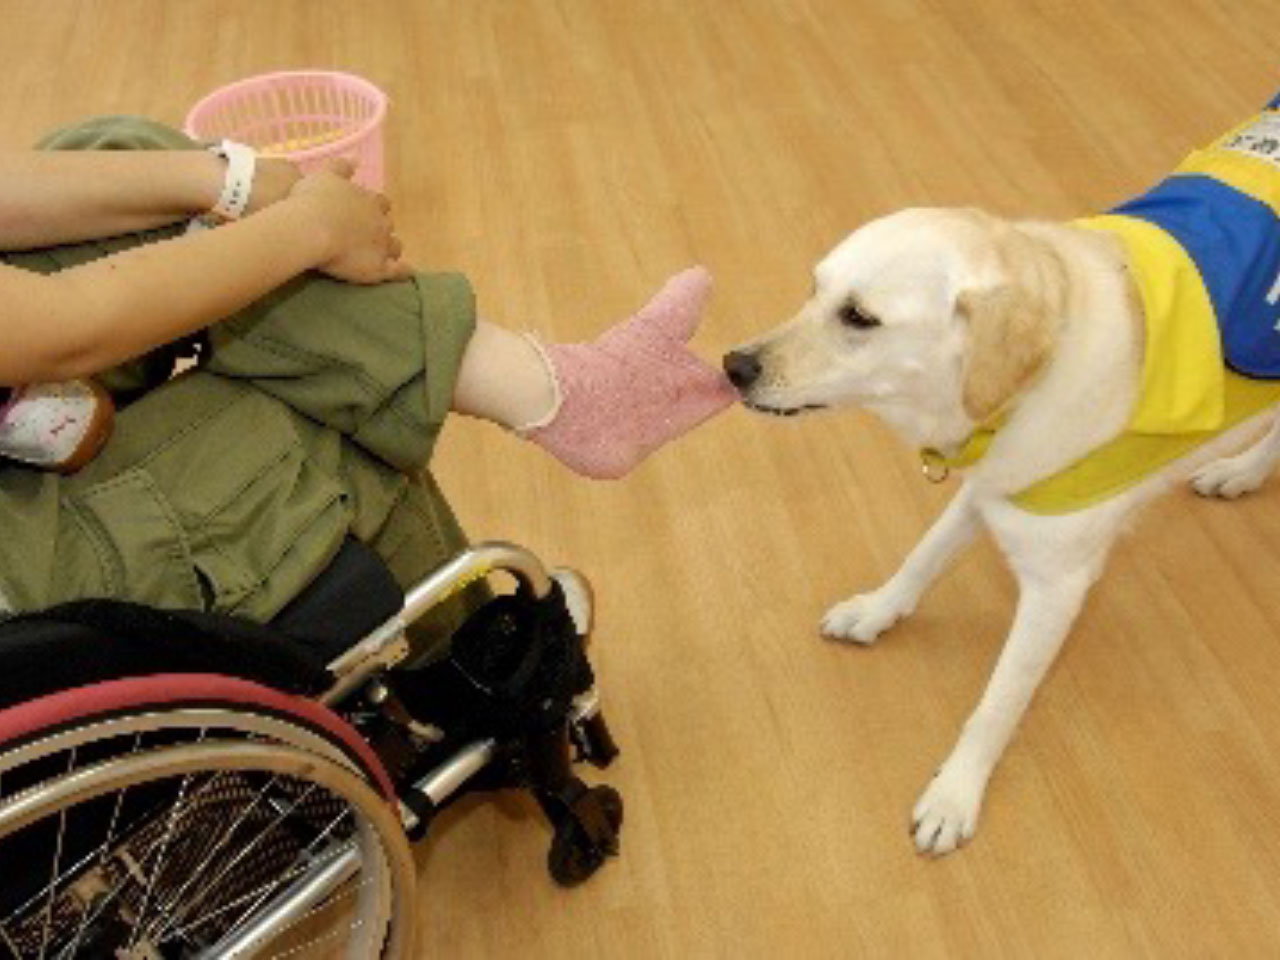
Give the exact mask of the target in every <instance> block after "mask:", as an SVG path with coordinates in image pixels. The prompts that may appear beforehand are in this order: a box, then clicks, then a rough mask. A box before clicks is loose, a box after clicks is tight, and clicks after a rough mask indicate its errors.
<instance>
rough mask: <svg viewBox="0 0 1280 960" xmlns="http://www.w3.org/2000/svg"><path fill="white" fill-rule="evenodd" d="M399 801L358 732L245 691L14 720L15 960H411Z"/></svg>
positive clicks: (22, 715)
mask: <svg viewBox="0 0 1280 960" xmlns="http://www.w3.org/2000/svg"><path fill="white" fill-rule="evenodd" d="M393 796H394V795H393V793H391V792H390V783H389V781H388V780H387V777H386V774H385V772H384V771H382V769H381V765H380V764H379V763H378V761H377V759H376V757H374V756H373V754H372V752H371V751H369V749H368V747H367V745H365V744H364V743H363V741H361V740H360V739H359V737H358V735H356V734H355V732H354V731H353V730H351V729H350V727H348V726H347V725H346V724H345V722H344V721H342V720H341V718H338V717H337V716H336V715H334V714H332V713H331V712H329V711H328V710H326V709H325V708H324V707H323V706H321V705H319V704H316V703H315V702H313V701H310V700H305V699H303V698H298V697H293V696H290V695H287V694H281V693H279V692H278V691H274V690H272V689H270V688H266V687H261V686H259V685H256V684H253V683H249V682H247V681H242V680H236V679H232V678H226V677H218V676H211V675H180V676H164V675H160V676H152V677H136V678H126V679H122V680H117V681H110V682H107V683H100V684H94V685H92V686H89V687H85V688H81V689H78V690H69V691H63V692H61V693H56V694H51V695H49V696H46V697H41V698H39V699H37V700H35V701H31V702H28V703H24V704H20V705H18V706H16V707H12V708H10V709H8V710H4V711H0V958H4V960H9V958H11V957H15V958H22V960H26V958H28V957H31V958H36V957H41V958H46V957H47V958H63V960H72V958H77V957H81V958H87V957H94V958H96V957H102V956H129V957H144V956H145V957H156V958H164V960H171V958H172V960H178V958H182V960H187V958H193V957H210V958H212V957H248V956H255V957H257V956H266V957H271V956H275V957H283V956H310V955H313V954H314V950H315V949H316V948H317V946H318V945H319V944H322V943H323V944H326V945H327V947H326V948H332V946H333V944H334V943H335V942H337V941H336V938H339V937H341V938H342V942H345V953H346V955H347V956H349V957H360V958H374V957H384V958H398V957H402V956H407V955H409V954H410V952H411V949H412V948H411V944H412V936H413V916H414V909H413V897H414V887H415V874H414V864H413V860H412V856H411V853H410V850H409V846H408V841H407V839H406V837H405V835H404V831H403V829H402V827H401V823H400V819H399V817H398V816H397V813H396V809H395V807H394V805H393V803H392V802H391V800H392V799H393ZM14 864H21V868H20V869H14V868H13V865H14ZM352 917H354V919H352ZM300 939H301V940H302V942H301V943H299V942H298V941H299V940H300ZM264 950H265V951H266V952H265V953H264V952H263V951H264ZM121 951H123V952H121Z"/></svg>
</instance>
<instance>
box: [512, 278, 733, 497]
mask: <svg viewBox="0 0 1280 960" xmlns="http://www.w3.org/2000/svg"><path fill="white" fill-rule="evenodd" d="M710 294H711V275H710V274H709V273H708V272H707V271H706V270H705V269H703V268H702V267H694V268H692V269H689V270H685V271H684V272H683V273H679V274H676V276H674V277H672V278H671V279H670V280H668V281H667V283H666V285H665V286H664V287H663V288H662V290H660V291H659V292H658V294H657V296H655V297H654V298H653V299H652V300H650V301H649V302H648V303H647V304H646V305H645V306H644V307H643V308H642V309H641V310H640V312H639V313H637V314H636V315H635V316H634V317H632V318H631V319H629V320H624V321H623V322H622V323H619V324H617V325H616V326H614V327H611V328H610V329H608V330H606V331H605V332H604V333H603V334H601V335H600V337H598V338H597V339H596V340H594V341H592V342H591V343H572V344H553V345H551V346H548V347H540V349H541V350H542V352H543V355H544V357H545V358H546V360H547V364H548V366H549V368H550V369H551V371H552V375H553V378H554V380H555V384H556V392H557V402H556V405H555V406H554V407H553V409H552V412H551V413H550V414H549V415H548V416H547V417H545V418H544V419H543V420H542V422H540V423H537V424H531V425H529V426H527V427H525V428H524V429H523V430H521V431H520V432H521V433H522V434H523V435H524V436H527V437H528V438H529V439H531V440H533V441H534V442H535V443H537V444H539V445H540V446H542V447H544V448H545V449H546V450H547V451H548V452H549V453H551V454H552V455H553V456H555V457H556V458H557V459H559V460H560V461H562V462H563V463H564V464H565V465H566V466H568V467H569V468H570V469H571V470H574V471H575V472H577V473H581V474H584V475H586V476H589V477H595V478H597V479H614V478H617V477H621V476H622V475H624V474H626V473H628V472H629V471H631V470H632V469H634V468H635V467H636V466H637V465H638V464H639V463H640V461H641V460H643V459H644V458H645V457H647V456H648V455H649V454H650V453H652V452H653V451H655V450H657V449H658V448H659V447H661V446H662V445H663V444H665V443H668V442H669V441H671V440H674V439H675V438H676V437H678V436H680V435H681V434H683V433H685V432H686V431H689V430H692V429H693V428H694V427H696V426H697V425H698V424H700V423H701V422H702V421H704V420H706V419H708V418H709V417H711V416H713V415H714V414H716V413H719V412H720V411H721V410H723V409H724V408H725V407H727V406H729V405H731V404H732V403H734V402H735V401H736V400H737V398H738V395H737V393H736V391H735V390H734V389H733V387H732V386H731V385H730V383H729V381H728V380H727V379H726V378H725V376H724V374H723V373H721V372H720V370H719V369H717V368H716V367H713V366H712V365H711V364H708V363H706V362H704V361H703V360H701V359H700V358H698V357H696V356H694V354H692V353H691V352H690V351H689V348H688V346H687V345H686V344H687V341H688V340H689V339H690V338H691V337H692V336H693V334H694V331H695V330H697V328H698V322H699V320H700V319H701V316H702V311H703V308H704V307H705V306H706V303H707V299H708V298H709V297H710Z"/></svg>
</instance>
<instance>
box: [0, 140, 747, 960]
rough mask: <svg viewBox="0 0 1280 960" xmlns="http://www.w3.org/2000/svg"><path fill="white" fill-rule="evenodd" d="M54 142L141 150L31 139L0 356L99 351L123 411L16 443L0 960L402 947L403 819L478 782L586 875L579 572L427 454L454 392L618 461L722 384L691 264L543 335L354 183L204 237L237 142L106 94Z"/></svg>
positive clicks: (715, 401) (573, 874) (616, 803)
mask: <svg viewBox="0 0 1280 960" xmlns="http://www.w3.org/2000/svg"><path fill="white" fill-rule="evenodd" d="M46 146H48V147H51V148H55V149H58V148H62V149H68V150H75V149H83V148H102V150H103V151H110V150H130V151H131V153H129V154H111V153H108V152H103V153H99V152H97V151H94V153H92V154H85V153H82V154H73V153H68V154H49V155H48V156H49V157H51V158H52V157H58V158H60V159H58V160H57V161H56V162H51V163H50V164H49V165H48V167H47V169H46V168H44V167H42V166H41V163H40V162H38V161H37V159H34V158H33V157H25V158H23V159H22V161H21V162H20V163H18V165H17V167H16V169H17V170H18V171H19V172H21V173H24V174H25V175H26V177H27V180H28V181H29V183H28V186H29V189H28V190H27V191H26V192H25V193H24V194H22V195H18V193H17V192H15V196H14V197H12V198H7V197H4V196H0V205H5V206H6V207H7V209H9V210H10V211H12V212H13V213H14V215H13V216H11V217H8V218H5V220H4V222H6V223H10V224H19V225H21V224H31V223H35V224H36V225H35V226H25V227H21V228H18V227H15V228H14V230H15V235H14V236H12V237H5V236H3V229H0V246H3V247H8V248H13V249H10V252H8V253H6V254H5V255H4V260H5V265H4V266H2V267H0V287H4V288H5V290H6V292H7V294H9V295H7V296H6V302H7V303H9V304H10V308H11V309H10V310H8V311H7V314H6V321H5V325H7V326H9V327H10V332H11V334H12V336H11V338H9V339H8V340H7V344H8V345H7V346H6V348H5V350H3V351H0V382H4V383H9V384H12V385H15V386H16V385H19V384H24V383H40V382H52V383H58V382H67V381H74V380H76V379H78V378H83V377H86V376H89V375H95V378H96V380H97V381H99V382H101V384H102V385H103V387H104V388H105V389H106V390H107V391H108V392H109V394H110V396H111V397H112V402H113V404H114V405H115V406H117V407H118V410H117V413H116V415H115V422H114V428H113V433H112V436H111V439H110V441H109V442H107V443H106V444H105V445H104V446H102V448H101V450H100V451H99V452H97V454H96V456H93V457H92V458H91V459H90V460H89V461H88V462H87V463H84V464H83V465H79V464H77V466H79V469H76V470H74V471H73V472H70V473H66V474H58V473H56V472H50V471H48V470H45V469H41V467H42V466H45V465H47V464H44V463H41V461H40V458H39V457H27V458H26V459H27V460H28V461H31V462H29V463H28V465H25V466H24V465H19V464H17V463H13V464H10V465H8V466H3V467H0V514H2V515H3V522H4V524H5V527H6V537H5V538H3V539H2V540H0V591H2V594H3V596H2V599H3V604H4V606H5V607H7V609H8V610H9V612H10V616H9V617H8V619H7V620H5V621H4V622H3V623H0V957H5V956H6V951H7V955H9V956H13V957H46V956H55V957H77V956H92V957H98V956H107V957H111V956H114V957H194V956H209V957H215V956H216V957H223V956H251V955H253V956H257V955H262V952H263V951H264V950H271V951H278V952H280V953H284V952H287V951H297V950H298V949H305V948H299V947H298V946H297V945H296V944H294V945H292V946H287V947H281V946H279V945H280V944H282V943H290V942H292V941H291V938H292V939H293V940H296V939H297V938H298V937H299V936H307V935H311V934H312V933H313V932H314V928H316V927H323V928H325V931H326V932H324V933H322V934H318V936H323V937H330V938H331V937H338V938H341V942H343V943H345V944H346V949H347V951H348V955H350V956H359V957H372V956H399V955H404V954H405V952H406V951H408V950H411V943H412V909H411V907H410V904H411V903H412V893H413V884H414V877H413V864H412V859H411V857H410V855H409V854H408V853H407V852H406V851H407V847H406V839H407V838H408V837H411V836H417V835H420V834H421V833H423V832H424V831H425V830H426V828H427V827H428V825H429V823H430V821H431V819H432V817H433V816H434V815H435V813H436V812H437V811H438V810H439V809H440V808H441V807H443V806H444V805H445V804H446V803H447V802H448V801H449V800H450V799H452V798H454V797H455V796H457V795H458V793H459V792H460V791H461V790H462V789H463V788H464V787H465V788H472V787H484V788H498V787H509V786H517V787H524V788H527V789H530V790H531V791H532V792H533V795H534V796H535V798H536V799H537V801H538V803H539V805H540V806H541V807H542V809H543V810H544V811H545V812H546V813H547V815H548V816H549V818H550V819H551V821H552V824H553V826H554V828H555V829H554V839H553V842H552V848H551V851H550V854H549V861H548V865H549V867H550V870H551V872H552V875H553V877H555V879H556V880H557V881H558V882H560V883H563V884H574V883H578V882H581V881H582V880H584V879H585V878H586V877H588V876H589V875H590V874H591V873H592V872H593V871H594V870H595V869H596V868H597V867H598V866H599V865H600V864H601V863H602V862H603V860H604V858H605V857H606V856H607V855H609V854H611V853H613V852H615V851H616V849H617V833H618V830H619V827H620V825H621V801H620V799H619V798H618V796H617V794H616V793H614V792H613V791H612V790H610V789H609V788H606V787H594V788H591V787H588V786H587V785H586V784H584V783H583V782H582V781H581V780H579V779H578V778H576V777H575V776H574V775H573V774H572V772H571V769H570V760H571V756H576V758H578V759H582V760H586V761H589V762H591V763H593V764H595V765H597V766H604V765H606V764H607V763H608V762H609V761H610V760H611V759H612V758H613V755H614V753H615V752H616V749H615V747H614V746H613V743H612V741H611V739H610V737H609V735H608V731H607V728H606V727H605V725H604V722H603V718H602V717H601V715H600V713H599V709H598V699H597V696H596V693H595V685H594V678H593V676H592V671H591V667H590V665H589V663H588V661H587V659H586V656H585V652H584V649H583V645H584V641H585V637H586V634H587V632H588V626H589V620H590V600H589V591H587V590H586V589H585V581H583V580H582V578H581V577H579V576H578V575H576V574H573V573H571V572H568V571H562V572H556V573H553V574H551V573H548V572H547V571H546V570H545V569H544V568H543V566H542V565H541V563H540V562H539V561H538V560H537V559H536V558H534V557H532V556H531V555H529V554H528V553H527V552H525V551H523V550H521V549H519V548H518V547H514V546H511V545H506V544H491V545H480V546H477V547H471V548H468V547H467V546H466V542H465V540H464V538H463V536H462V533H461V530H460V529H459V527H458V525H457V522H456V520H455V519H454V517H453V514H452V512H451V511H450V509H449V506H448V504H447V502H446V501H445V500H444V498H443V496H442V495H441V494H440V491H439V490H438V488H437V487H436V486H435V484H434V481H433V480H432V479H431V477H430V474H429V473H427V472H426V470H425V466H426V464H427V462H428V460H429V458H430V454H431V450H432V447H433V444H434V441H435V438H436V436H437V435H438V433H439V431H440V429H441V426H442V424H443V422H444V420H445V418H446V415H447V414H448V413H449V412H461V413H464V414H469V415H474V416H479V417H483V418H485V419H488V420H491V421H493V422H495V423H498V424H499V425H501V426H504V427H506V428H508V429H510V430H511V431H512V432H515V433H517V434H518V435H521V436H524V437H527V438H528V439H530V440H532V441H533V442H535V443H537V444H539V445H540V446H542V447H543V448H544V449H546V450H547V451H548V452H550V453H551V454H552V455H553V456H555V457H557V458H558V459H559V460H561V461H562V462H563V463H565V464H566V465H567V466H568V467H570V469H573V470H575V471H577V472H579V473H582V474H585V475H587V476H594V477H616V476H620V475H622V474H624V473H625V472H627V471H628V470H630V469H631V468H633V467H634V466H635V465H636V464H637V463H639V462H640V461H641V460H642V459H643V458H644V457H646V456H647V455H648V454H649V453H651V452H653V451H654V450H656V449H657V448H658V447H660V446H661V445H662V444H664V443H665V442H667V441H669V440H670V439H673V438H674V437H676V436H678V435H679V434H681V433H683V432H684V431H685V430H688V429H690V428H692V427H693V426H695V425H696V424H698V423H699V422H701V421H702V420H704V419H706V418H707V417H709V416H711V415H713V414H714V413H716V412H717V411H718V410H720V409H722V408H724V407H725V406H727V405H728V404H729V403H730V402H731V400H732V397H733V393H732V390H731V389H730V388H729V387H728V385H727V384H726V383H725V381H724V380H723V378H722V377H721V375H720V374H719V372H718V371H716V370H714V369H713V368H712V367H710V366H709V365H707V364H705V363H703V362H702V361H701V360H699V359H698V358H696V357H695V356H694V355H693V354H692V353H691V352H689V350H688V349H687V347H686V342H687V340H688V339H689V338H690V337H691V335H692V334H693V332H694V330H695V328H696V325H697V322H698V319H699V316H700V314H701V311H702V308H703V306H704V304H705V300H706V297H707V294H708V291H709V280H708V278H707V277H706V275H705V273H703V272H701V271H689V272H686V273H685V274H682V275H680V276H679V277H677V278H675V279H674V280H673V281H671V282H670V283H669V284H668V285H667V287H666V288H664V290H663V291H662V292H661V293H660V294H659V295H658V296H657V297H656V298H655V299H654V300H653V301H652V302H651V303H650V304H649V305H648V306H646V308H645V309H643V310H642V311H640V313H638V314H637V315H636V316H635V317H634V318H632V319H630V320H629V321H626V322H624V323H622V324H619V325H618V326H616V327H614V328H612V329H611V330H609V331H607V332H606V333H605V334H604V335H602V336H601V337H600V338H599V339H597V340H595V341H593V342H591V343H587V344H572V345H559V344H551V345H543V344H541V343H538V342H537V341H535V340H533V339H531V338H528V337H523V336H519V335H516V334H512V333H509V332H508V331H506V330H504V329H503V328H500V327H496V326H494V325H491V324H486V323H484V322H483V321H477V320H476V318H475V315H474V305H473V298H472V294H471V291H470V288H469V286H468V284H467V283H466V281H465V280H464V279H463V278H461V277H459V276H457V275H453V274H425V273H414V272H413V271H411V270H409V269H408V268H407V267H406V266H405V265H404V264H403V263H402V262H401V260H400V249H399V243H398V241H397V240H396V239H395V236H394V232H393V229H392V226H391V222H390V219H389V214H388V206H387V204H386V203H385V201H383V200H382V199H381V198H378V197H375V196H372V195H369V194H366V193H364V192H363V191H361V190H359V188H357V187H354V186H352V185H351V184H349V183H348V182H347V181H346V180H345V179H344V178H343V176H342V175H341V171H338V172H335V173H328V174H320V175H313V176H310V177H306V178H298V177H297V176H296V174H291V173H290V172H289V171H288V170H284V169H281V168H279V167H275V168H269V167H265V168H264V169H268V170H270V171H271V173H270V176H264V179H263V193H262V195H260V196H259V197H258V198H257V201H256V203H257V205H256V206H255V205H253V204H251V205H250V208H249V215H248V216H246V217H245V218H244V219H243V220H241V221H239V222H236V223H231V224H228V225H225V226H223V227H220V228H219V229H216V230H210V231H201V232H198V233H195V234H192V235H186V234H185V233H184V232H183V226H182V224H183V222H184V221H185V220H186V219H187V218H189V217H190V216H192V215H195V214H198V213H200V212H201V211H202V208H203V206H206V205H207V200H208V197H209V196H210V195H212V194H216V192H217V191H216V183H215V184H214V187H212V188H211V187H210V186H209V185H208V183H207V179H208V175H209V172H210V170H212V171H213V173H214V175H215V180H216V176H220V175H221V172H222V171H221V168H220V167H219V166H218V162H217V161H216V158H215V162H214V164H213V166H212V167H210V166H209V160H210V158H209V157H208V156H206V155H205V154H204V153H203V152H201V151H198V150H195V149H193V147H194V145H192V144H190V143H189V142H186V141H185V139H184V138H181V137H180V136H179V135H178V134H175V133H173V132H172V131H168V130H165V129H164V128H161V127H157V126H156V125H153V124H149V123H145V122H141V121H136V120H130V119H120V118H114V119H111V120H107V121H98V122H94V123H90V124H86V125H84V126H81V127H78V128H74V129H72V130H70V131H64V132H63V133H62V134H59V135H55V137H53V138H51V139H50V141H49V142H48V143H47V144H46ZM137 151H151V152H150V153H149V154H144V153H139V152H137ZM130 156H132V157H135V158H138V157H145V159H144V160H138V161H137V165H136V166H131V163H132V161H130V160H128V159H127V158H128V157H130ZM72 157H77V158H78V159H76V160H75V161H74V162H72V161H71V160H70V158H72ZM2 163H3V161H0V164H2ZM348 172H349V171H348ZM104 178H105V179H104ZM6 182H12V178H9V180H8V181H6ZM195 183H199V184H200V186H199V187H198V188H191V185H192V184H195ZM122 186H128V187H130V188H131V189H129V190H123V189H122ZM57 189H60V190H61V192H62V193H66V194H69V195H70V198H71V199H70V200H67V199H66V197H64V198H63V200H64V202H62V203H60V204H53V203H51V202H50V200H49V197H50V196H51V195H52V193H53V192H54V191H55V190H57ZM255 189H256V186H255ZM121 197H125V198H132V199H119V198H121ZM77 209H78V210H79V211H80V212H81V213H82V214H84V211H90V213H89V214H84V217H85V218H87V220H88V223H85V222H82V221H81V219H77V217H76V216H75V215H74V211H75V210H77ZM35 211H44V212H45V213H46V214H47V215H46V216H45V217H44V219H43V220H41V219H40V217H38V216H35V215H34V212H35ZM68 211H72V212H68ZM103 237H105V238H106V239H101V238H103ZM317 237H318V238H320V239H319V241H318V242H317V241H316V240H315V238H317ZM15 268H16V269H15ZM312 271H319V272H320V274H328V276H327V277H326V276H323V275H317V273H315V272H312ZM76 311H79V313H76ZM50 317H53V318H54V320H57V319H58V318H68V319H66V326H69V327H71V328H72V329H71V330H66V329H63V326H61V325H60V324H59V323H57V322H51V320H50ZM210 324H212V325H210ZM73 333H75V335H76V336H77V338H78V340H77V343H76V344H69V343H68V338H69V337H71V336H72V334H73ZM193 334H194V335H196V337H195V339H196V342H197V343H198V346H197V348H196V350H195V353H196V355H197V360H198V363H197V365H196V366H195V368H194V369H191V370H188V371H186V372H184V373H181V374H180V375H178V376H172V374H173V368H174V363H175V358H176V357H177V356H178V355H179V353H180V350H181V345H183V344H184V340H183V338H190V337H191V336H192V335H193ZM185 342H186V343H190V342H191V341H190V339H188V340H187V341H185ZM54 393H55V394H56V391H55V392H54ZM44 412H45V413H46V414H47V413H48V410H46V411H44ZM55 412H56V411H55ZM54 419H56V418H54ZM38 443H39V440H38V435H37V445H38ZM46 459H49V458H46ZM52 459H56V458H52ZM50 462H52V460H51V461H50ZM500 571H507V572H509V573H511V574H512V575H513V576H514V577H515V580H516V583H517V587H516V589H515V590H514V591H513V592H510V593H507V594H505V595H503V596H498V597H495V596H494V595H493V593H492V591H491V590H490V589H489V584H488V578H489V577H490V575H492V574H495V573H498V572H500ZM352 917H354V920H352V919H351V918H352ZM326 925H327V926H326ZM335 929H336V932H335ZM304 942H305V941H304ZM269 955H275V954H274V953H272V954H269Z"/></svg>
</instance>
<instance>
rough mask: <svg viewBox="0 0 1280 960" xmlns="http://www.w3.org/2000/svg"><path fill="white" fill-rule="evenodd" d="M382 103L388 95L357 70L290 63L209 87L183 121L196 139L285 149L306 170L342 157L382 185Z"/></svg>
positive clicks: (274, 152)
mask: <svg viewBox="0 0 1280 960" xmlns="http://www.w3.org/2000/svg"><path fill="white" fill-rule="evenodd" d="M387 103H388V100H387V95H386V94H385V93H383V92H382V91H381V90H379V89H378V88H377V87H375V86H374V85H373V84H372V83H370V82H369V81H368V80H365V79H363V78H362V77H357V76H355V75H353V74H350V73H336V72H333V71H325V70H289V71H283V72H280V73H267V74H263V75H261V76H257V77H249V78H248V79H246V80H240V81H237V82H236V83H232V84H229V85H227V86H225V87H221V88H219V89H217V90H215V91H213V93H211V94H209V95H208V96H206V97H205V98H204V99H202V100H201V101H200V102H199V103H197V104H196V105H195V106H194V107H192V108H191V112H190V113H188V114H187V119H186V122H185V123H184V124H183V127H184V129H185V130H186V132H187V135H188V136H189V137H192V138H193V139H195V140H206V141H208V140H221V139H223V138H226V139H229V140H236V141H239V142H240V143H247V144H248V145H249V146H251V147H253V148H254V149H256V150H257V151H258V152H259V153H261V154H264V155H267V156H280V157H288V158H289V159H290V160H292V161H294V162H295V163H296V164H298V166H299V167H301V168H302V170H303V171H304V172H310V171H312V170H315V169H316V168H318V167H319V166H320V165H321V164H322V163H323V162H324V161H325V160H327V159H329V158H330V157H348V158H349V159H351V160H352V161H353V162H354V163H355V165H356V172H355V177H354V179H355V180H356V182H357V183H359V184H360V185H361V186H365V187H368V188H369V189H370V190H379V191H380V190H382V187H383V161H382V155H383V146H382V131H383V125H384V121H385V119H386V116H387Z"/></svg>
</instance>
